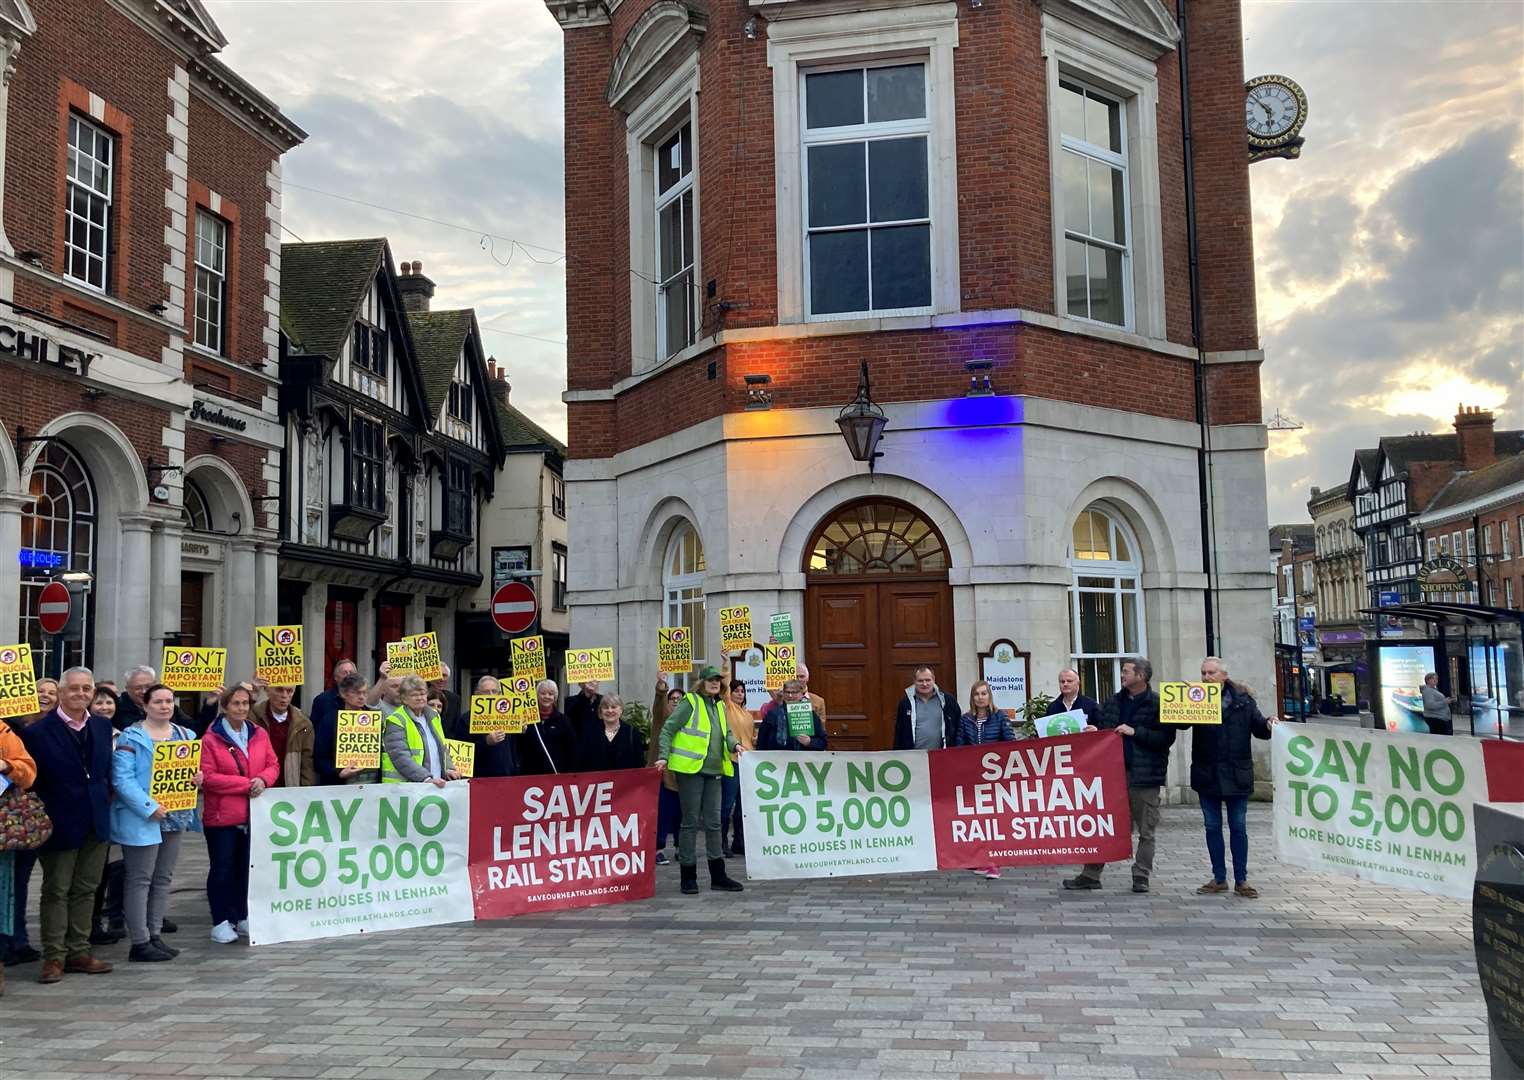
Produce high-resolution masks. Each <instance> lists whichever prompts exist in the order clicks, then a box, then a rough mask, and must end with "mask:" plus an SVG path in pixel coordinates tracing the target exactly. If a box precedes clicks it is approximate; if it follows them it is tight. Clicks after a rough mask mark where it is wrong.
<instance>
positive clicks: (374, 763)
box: [333, 709, 381, 769]
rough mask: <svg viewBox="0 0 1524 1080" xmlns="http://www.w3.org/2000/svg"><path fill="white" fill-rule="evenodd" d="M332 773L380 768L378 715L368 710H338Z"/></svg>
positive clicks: (379, 715) (379, 720) (379, 719)
mask: <svg viewBox="0 0 1524 1080" xmlns="http://www.w3.org/2000/svg"><path fill="white" fill-rule="evenodd" d="M333 767H334V768H335V769H379V768H380V767H381V714H380V713H379V712H372V711H370V710H368V709H340V710H339V738H338V742H337V744H336V745H335V747H334V752H333Z"/></svg>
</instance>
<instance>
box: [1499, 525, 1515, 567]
mask: <svg viewBox="0 0 1524 1080" xmlns="http://www.w3.org/2000/svg"><path fill="white" fill-rule="evenodd" d="M1498 544H1499V546H1498V558H1499V559H1501V560H1502V561H1503V562H1507V561H1508V560H1509V559H1511V558H1513V527H1512V526H1511V525H1509V524H1508V519H1507V518H1504V519H1503V520H1502V521H1499V522H1498Z"/></svg>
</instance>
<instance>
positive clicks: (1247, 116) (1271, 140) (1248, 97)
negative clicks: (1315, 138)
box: [1244, 75, 1307, 164]
mask: <svg viewBox="0 0 1524 1080" xmlns="http://www.w3.org/2000/svg"><path fill="white" fill-rule="evenodd" d="M1244 120H1245V121H1246V123H1247V125H1248V135H1249V162H1250V163H1251V164H1252V163H1254V162H1256V161H1263V160H1265V159H1266V158H1273V157H1283V158H1297V157H1301V156H1302V143H1303V142H1305V141H1306V140H1304V139H1303V138H1302V136H1301V134H1300V132H1301V130H1302V125H1303V124H1305V123H1306V122H1307V95H1306V94H1304V93H1302V88H1301V87H1300V86H1298V85H1297V84H1296V83H1295V82H1293V81H1292V80H1290V79H1288V78H1286V76H1284V75H1257V76H1255V77H1254V78H1252V79H1250V80H1249V81H1248V82H1246V83H1244Z"/></svg>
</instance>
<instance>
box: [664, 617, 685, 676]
mask: <svg viewBox="0 0 1524 1080" xmlns="http://www.w3.org/2000/svg"><path fill="white" fill-rule="evenodd" d="M656 661H657V663H656V670H657V671H660V672H661V673H662V674H663V675H668V674H676V675H684V674H687V672H688V671H689V670H690V669H691V668H692V667H693V635H692V634H690V633H689V632H688V628H687V627H686V626H663V627H659V628H658V629H657V631H656Z"/></svg>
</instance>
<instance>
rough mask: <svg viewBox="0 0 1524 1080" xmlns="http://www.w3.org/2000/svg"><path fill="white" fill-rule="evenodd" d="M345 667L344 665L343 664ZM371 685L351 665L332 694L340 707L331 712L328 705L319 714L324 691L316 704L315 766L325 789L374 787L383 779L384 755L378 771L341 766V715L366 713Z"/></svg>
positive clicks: (316, 699) (314, 711)
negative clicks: (352, 786)
mask: <svg viewBox="0 0 1524 1080" xmlns="http://www.w3.org/2000/svg"><path fill="white" fill-rule="evenodd" d="M340 666H342V665H340ZM366 688H367V684H366V682H365V677H364V676H363V675H360V674H359V673H358V671H357V670H356V669H355V668H354V665H353V664H351V665H350V671H349V673H348V674H346V675H344V676H343V677H342V678H341V679H339V681H338V683H337V684H336V685H335V686H334V688H333V691H332V693H333V694H334V698H333V700H334V701H335V702H337V706H338V707H337V708H335V709H333V710H332V711H329V709H328V706H327V705H326V704H325V705H324V706H323V711H322V712H321V713H319V711H318V702H319V701H321V700H322V699H323V697H324V696H325V695H326V694H327V693H328V691H326V690H325V691H324V692H323V693H322V694H319V695H318V696H317V697H316V698H314V699H313V702H312V712H313V716H312V717H311V720H312V767H313V770H314V771H315V772H316V773H317V782H318V783H319V784H322V785H325V786H332V785H335V784H374V783H376V782H377V781H378V780H380V779H381V770H380V756H379V755H377V767H376V768H374V769H341V768H339V767H338V764H337V755H338V749H339V712H340V710H345V709H348V710H353V711H355V712H359V711H362V710H364V709H366V708H368V706H367V705H366V702H365V691H366Z"/></svg>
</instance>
